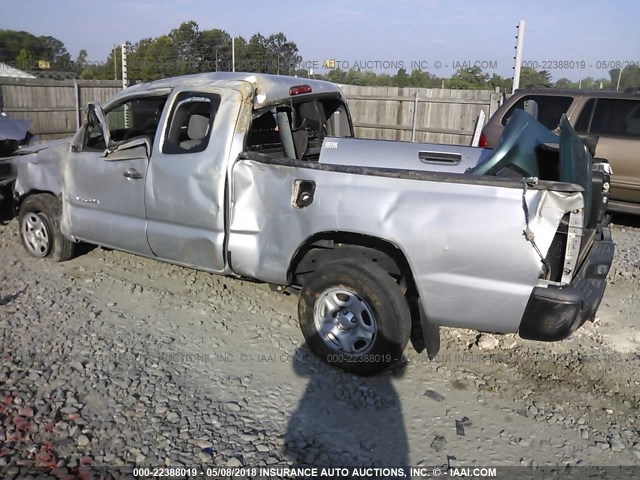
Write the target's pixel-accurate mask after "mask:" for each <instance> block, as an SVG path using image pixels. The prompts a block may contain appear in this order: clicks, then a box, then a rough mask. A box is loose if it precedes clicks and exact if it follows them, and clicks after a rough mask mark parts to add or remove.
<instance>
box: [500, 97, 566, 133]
mask: <svg viewBox="0 0 640 480" xmlns="http://www.w3.org/2000/svg"><path fill="white" fill-rule="evenodd" d="M531 102H535V103H533V104H532V103H531ZM525 103H526V105H525ZM572 103H573V98H572V97H558V96H553V95H525V96H524V97H522V98H520V99H519V100H518V101H517V102H516V103H515V104H513V106H512V107H511V108H510V109H509V110H508V111H507V113H505V115H504V116H503V117H502V125H506V124H507V121H508V120H509V118H511V115H512V114H513V111H514V110H515V109H516V108H519V109H521V110H527V111H531V110H534V111H535V109H536V108H535V107H536V106H537V111H538V121H539V122H540V123H542V124H543V125H544V126H545V127H547V128H548V129H549V130H555V129H556V128H557V126H558V124H559V123H560V117H561V116H562V114H563V113H567V111H568V110H569V107H570V106H571V104H572ZM525 107H526V108H525Z"/></svg>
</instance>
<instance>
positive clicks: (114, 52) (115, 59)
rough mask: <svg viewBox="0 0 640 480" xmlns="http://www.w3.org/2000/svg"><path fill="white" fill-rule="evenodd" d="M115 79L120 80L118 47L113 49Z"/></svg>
mask: <svg viewBox="0 0 640 480" xmlns="http://www.w3.org/2000/svg"><path fill="white" fill-rule="evenodd" d="M113 79H114V80H118V46H117V45H115V46H114V47H113Z"/></svg>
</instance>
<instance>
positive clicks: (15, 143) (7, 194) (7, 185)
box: [0, 113, 33, 204]
mask: <svg viewBox="0 0 640 480" xmlns="http://www.w3.org/2000/svg"><path fill="white" fill-rule="evenodd" d="M30 126H31V120H25V119H21V118H9V117H8V116H6V115H4V114H2V113H0V204H2V203H4V201H5V200H7V199H10V198H11V188H12V186H13V182H14V181H15V179H16V170H15V167H14V164H13V157H14V156H15V154H16V152H17V151H18V150H20V148H22V147H24V146H26V145H28V144H29V143H30V142H31V141H32V139H33V135H32V134H31V133H30V132H29V127H30Z"/></svg>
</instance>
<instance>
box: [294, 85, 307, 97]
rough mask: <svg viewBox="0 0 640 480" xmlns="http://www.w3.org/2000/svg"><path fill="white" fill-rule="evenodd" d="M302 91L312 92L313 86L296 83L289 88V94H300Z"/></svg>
mask: <svg viewBox="0 0 640 480" xmlns="http://www.w3.org/2000/svg"><path fill="white" fill-rule="evenodd" d="M302 93H311V87H310V86H309V85H296V86H295V87H291V88H290V89H289V96H291V97H293V96H294V95H300V94H302Z"/></svg>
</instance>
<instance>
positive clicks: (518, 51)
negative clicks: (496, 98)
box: [511, 20, 524, 93]
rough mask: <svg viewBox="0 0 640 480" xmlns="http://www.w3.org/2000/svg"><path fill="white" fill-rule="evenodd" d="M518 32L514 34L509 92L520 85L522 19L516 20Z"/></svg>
mask: <svg viewBox="0 0 640 480" xmlns="http://www.w3.org/2000/svg"><path fill="white" fill-rule="evenodd" d="M516 28H517V29H518V34H517V35H516V40H517V42H516V56H515V57H513V58H514V59H515V61H516V64H515V65H514V67H513V88H512V89H511V93H514V92H515V91H516V90H517V89H518V87H520V68H521V67H522V48H523V47H524V20H520V22H518V26H517V27H516Z"/></svg>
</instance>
